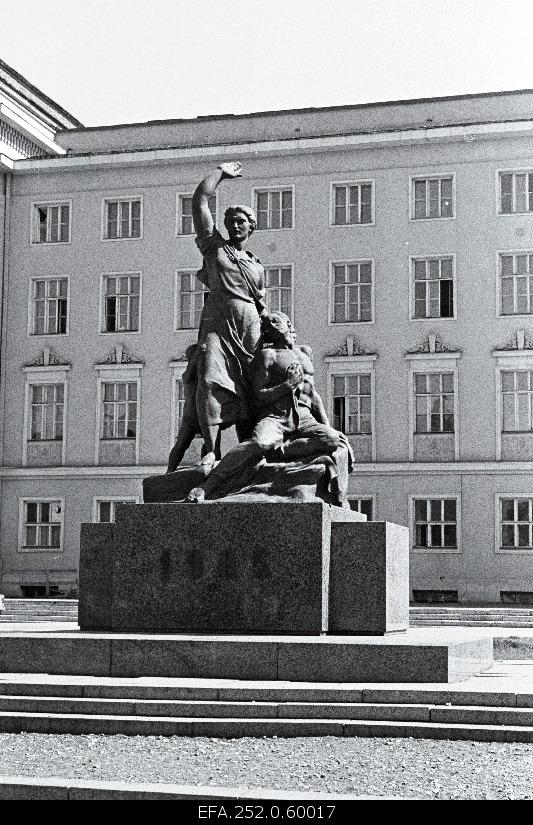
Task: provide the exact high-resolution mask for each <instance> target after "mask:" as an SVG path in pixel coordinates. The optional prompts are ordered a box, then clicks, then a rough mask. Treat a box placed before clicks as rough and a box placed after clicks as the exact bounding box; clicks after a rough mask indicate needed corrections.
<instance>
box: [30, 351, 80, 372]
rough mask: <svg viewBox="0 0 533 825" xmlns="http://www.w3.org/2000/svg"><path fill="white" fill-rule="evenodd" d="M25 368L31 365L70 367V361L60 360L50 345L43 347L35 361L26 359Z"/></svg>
mask: <svg viewBox="0 0 533 825" xmlns="http://www.w3.org/2000/svg"><path fill="white" fill-rule="evenodd" d="M23 366H24V368H25V369H28V368H30V367H31V368H33V367H70V361H61V360H60V359H59V357H58V356H57V354H56V353H55V351H54V350H53V349H52V347H44V349H42V350H41V353H40V355H39V356H38V358H36V359H35V361H27V362H26V363H25V364H24V365H23Z"/></svg>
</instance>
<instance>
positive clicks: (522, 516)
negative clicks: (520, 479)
mask: <svg viewBox="0 0 533 825" xmlns="http://www.w3.org/2000/svg"><path fill="white" fill-rule="evenodd" d="M518 521H529V501H528V499H523V498H521V499H518Z"/></svg>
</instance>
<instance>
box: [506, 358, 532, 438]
mask: <svg viewBox="0 0 533 825" xmlns="http://www.w3.org/2000/svg"><path fill="white" fill-rule="evenodd" d="M501 375H502V405H503V432H507V433H509V432H531V431H532V430H533V370H504V371H502V374H501Z"/></svg>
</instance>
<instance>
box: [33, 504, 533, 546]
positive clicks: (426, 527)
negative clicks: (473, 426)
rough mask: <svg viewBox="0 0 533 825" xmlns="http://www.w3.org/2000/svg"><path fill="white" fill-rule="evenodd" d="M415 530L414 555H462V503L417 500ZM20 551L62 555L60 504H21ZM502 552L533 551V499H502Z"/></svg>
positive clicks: (104, 510)
mask: <svg viewBox="0 0 533 825" xmlns="http://www.w3.org/2000/svg"><path fill="white" fill-rule="evenodd" d="M410 501H411V514H412V515H411V528H412V547H413V549H414V550H428V551H434V552H454V551H455V552H457V551H458V550H459V530H460V521H459V507H460V503H459V499H458V498H456V497H453V496H450V497H446V498H419V497H412V498H411V499H410ZM131 502H136V499H134V498H129V499H127V498H123V499H118V498H112V499H104V498H102V499H96V501H95V505H96V507H95V514H94V515H95V520H96V521H98V522H113V521H114V520H115V512H116V506H117V504H122V503H124V504H125V503H131ZM350 504H351V506H352V509H354V510H357V511H359V512H362V513H365V515H366V516H367V518H369V519H372V517H373V499H372V498H364V497H363V498H355V499H352V500H351V502H350ZM21 505H22V507H21V516H22V524H21V538H22V541H21V549H24V550H60V549H62V531H63V523H64V513H63V509H64V508H63V503H62V501H60V500H49V499H46V500H22V502H21ZM497 508H498V542H497V544H498V547H499V549H500V550H502V551H508V552H513V551H514V552H525V551H528V552H530V551H533V498H531V497H527V496H520V497H516V496H505V495H501V496H498V498H497Z"/></svg>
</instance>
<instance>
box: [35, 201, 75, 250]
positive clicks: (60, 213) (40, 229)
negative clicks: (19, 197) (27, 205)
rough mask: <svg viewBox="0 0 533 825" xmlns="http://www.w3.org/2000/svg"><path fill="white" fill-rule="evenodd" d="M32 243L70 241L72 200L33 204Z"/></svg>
mask: <svg viewBox="0 0 533 825" xmlns="http://www.w3.org/2000/svg"><path fill="white" fill-rule="evenodd" d="M32 208H33V220H32V224H33V226H32V243H39V244H41V243H44V244H46V243H69V242H70V202H68V201H67V202H66V203H43V204H33V207H32Z"/></svg>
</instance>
